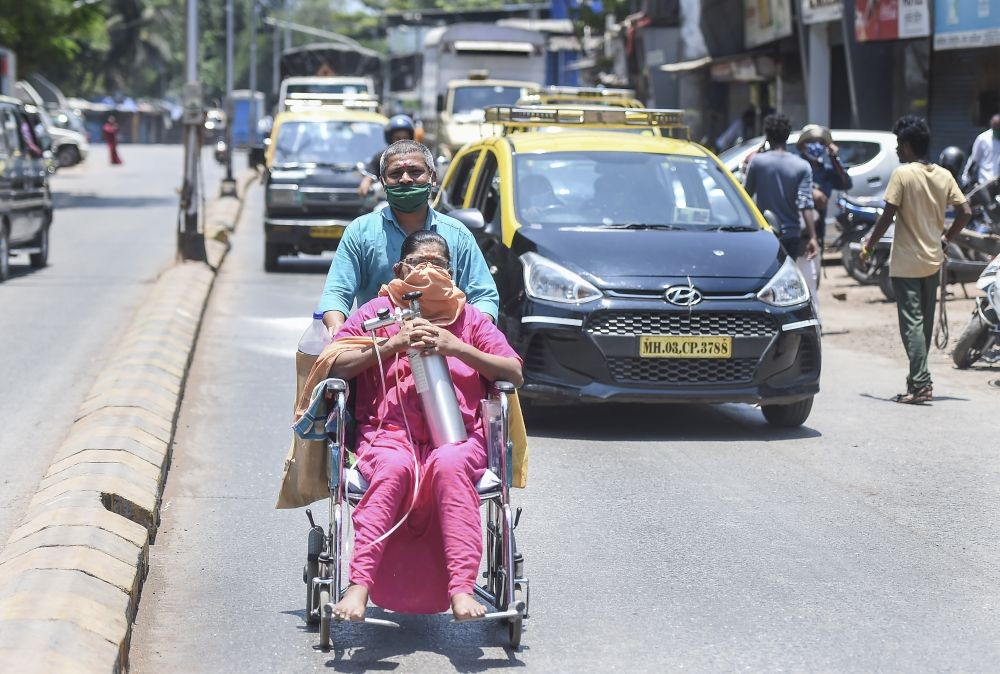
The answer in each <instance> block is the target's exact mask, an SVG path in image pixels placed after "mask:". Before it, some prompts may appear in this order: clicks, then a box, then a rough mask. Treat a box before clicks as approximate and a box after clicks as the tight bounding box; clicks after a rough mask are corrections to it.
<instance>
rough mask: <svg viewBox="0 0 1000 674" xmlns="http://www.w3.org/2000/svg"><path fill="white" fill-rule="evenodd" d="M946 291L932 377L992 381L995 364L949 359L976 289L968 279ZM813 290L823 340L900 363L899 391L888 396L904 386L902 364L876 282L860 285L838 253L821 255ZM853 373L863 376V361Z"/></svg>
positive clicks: (891, 314) (889, 308)
mask: <svg viewBox="0 0 1000 674" xmlns="http://www.w3.org/2000/svg"><path fill="white" fill-rule="evenodd" d="M831 258H832V259H831ZM948 290H949V295H948V298H947V302H946V307H947V315H948V327H949V332H950V339H949V341H948V345H947V347H946V348H945V350H944V351H942V350H941V349H938V348H937V347H935V346H932V347H931V354H930V368H931V373H932V374H933V375H934V377H935V380H938V379H941V378H942V376H945V377H946V378H947V379H948V380H949V382H951V381H955V379H954V378H959V379H960V380H961V383H962V384H963V385H968V386H972V387H977V388H979V387H987V386H989V385H990V382H991V381H995V380H997V379H1000V366H992V367H991V366H988V365H983V364H977V365H974V366H973V367H972V368H970V369H968V370H959V369H958V368H956V367H955V365H954V363H953V362H952V360H951V351H952V349H953V348H954V347H955V342H956V341H957V340H958V337H959V335H961V334H962V330H964V329H965V326H966V324H967V323H968V322H969V316H970V315H971V313H972V309H973V306H974V302H973V298H975V297H978V296H980V295H981V293H980V291H979V290H978V289H977V288H976V286H975V285H974V284H971V283H970V284H967V285H966V286H965V292H963V287H962V286H960V285H951V286H949V287H948ZM966 292H967V293H968V297H966ZM818 294H819V313H820V318H821V319H822V321H823V342H824V345H826V346H836V347H838V348H842V349H850V350H852V351H857V352H858V353H859V354H873V355H879V356H882V357H886V358H890V359H891V360H893V361H894V362H897V363H899V386H898V389H899V390H898V391H892V392H887V396H888V395H891V394H892V393H898V392H900V391H903V390H904V389H905V387H906V384H905V379H906V368H907V365H906V354H905V352H904V351H903V344H902V342H901V340H900V337H899V324H898V322H897V320H896V305H895V303H893V302H889V301H888V300H886V299H885V296H884V295H883V294H882V291H881V290H879V288H878V286H877V285H870V286H862V285H859V284H858V282H857V281H855V280H854V279H852V278H851V277H850V276H848V275H847V272H845V271H844V268H843V266H841V264H840V259H839V257H838V256H830V257H828V258H827V260H825V264H824V266H823V278H822V280H821V282H820V288H819V293H818ZM935 320H937V317H936V316H935ZM858 376H859V377H864V368H863V361H860V360H859V368H858ZM934 388H935V393H939V389H940V388H941V387H940V386H939V385H937V384H936V385H935V387H934ZM940 393H944V391H940Z"/></svg>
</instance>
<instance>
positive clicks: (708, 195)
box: [514, 152, 758, 230]
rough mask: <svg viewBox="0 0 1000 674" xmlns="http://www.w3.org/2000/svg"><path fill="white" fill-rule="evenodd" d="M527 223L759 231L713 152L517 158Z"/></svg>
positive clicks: (519, 200)
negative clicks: (691, 154) (704, 153)
mask: <svg viewBox="0 0 1000 674" xmlns="http://www.w3.org/2000/svg"><path fill="white" fill-rule="evenodd" d="M514 178H515V181H516V189H515V190H514V194H515V205H516V210H517V215H518V220H519V221H520V222H521V223H522V224H525V225H540V226H562V225H592V226H598V227H628V228H637V229H643V228H658V227H662V228H665V229H691V230H694V229H697V230H708V229H720V228H725V229H735V230H756V229H758V225H757V222H756V220H755V218H754V217H753V216H752V214H751V212H750V209H749V208H748V207H747V205H746V203H745V202H744V201H743V200H742V199H741V198H740V195H739V192H738V190H737V188H736V185H735V184H734V183H733V181H732V179H731V178H730V177H729V175H728V174H727V173H726V172H725V170H724V169H723V168H721V167H720V166H718V164H716V163H715V162H713V161H712V160H711V159H709V158H708V157H685V156H678V155H664V154H651V153H640V152H552V153H545V154H519V155H517V156H516V159H515V174H514Z"/></svg>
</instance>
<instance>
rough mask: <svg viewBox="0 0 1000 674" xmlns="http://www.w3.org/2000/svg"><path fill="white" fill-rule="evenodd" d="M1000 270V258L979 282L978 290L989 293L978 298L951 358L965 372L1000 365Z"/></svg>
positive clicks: (986, 270)
mask: <svg viewBox="0 0 1000 674" xmlns="http://www.w3.org/2000/svg"><path fill="white" fill-rule="evenodd" d="M998 271H1000V257H995V258H993V261H992V262H990V263H989V264H988V265H986V269H984V270H983V273H982V274H981V275H980V276H979V279H978V280H977V281H976V287H977V288H979V289H980V290H982V291H983V292H984V293H986V295H985V297H980V298H978V299H976V306H975V309H974V310H973V311H972V318H971V319H969V324H968V325H967V326H965V330H963V331H962V335H961V336H960V337H959V338H958V342H957V343H956V344H955V350H954V351H952V354H951V358H952V360H953V361H954V362H955V366H956V367H958V368H959V369H960V370H964V369H966V368H967V367H969V366H970V365H972V364H973V363H976V362H978V361H984V362H987V363H990V364H993V363H996V362H1000V320H998V318H997V316H998V313H1000V284H998V283H997V273H998Z"/></svg>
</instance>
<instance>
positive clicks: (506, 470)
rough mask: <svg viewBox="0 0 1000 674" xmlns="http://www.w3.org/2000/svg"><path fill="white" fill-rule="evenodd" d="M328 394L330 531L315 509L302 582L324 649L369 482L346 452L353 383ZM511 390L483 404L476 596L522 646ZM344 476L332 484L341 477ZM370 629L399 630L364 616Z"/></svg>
mask: <svg viewBox="0 0 1000 674" xmlns="http://www.w3.org/2000/svg"><path fill="white" fill-rule="evenodd" d="M323 383H324V385H325V395H326V396H327V399H328V400H332V404H331V405H330V408H329V409H330V411H329V416H328V417H327V448H328V451H329V456H330V466H331V469H330V476H329V477H330V480H329V485H330V500H329V521H328V525H327V528H326V529H325V530H324V529H323V527H322V526H320V525H317V524H316V522H315V521H314V520H313V515H312V512H311V510H308V509H307V510H306V516H307V517H308V518H309V525H310V530H309V535H308V551H307V555H306V564H305V567H304V568H303V571H302V579H303V580H304V581H305V583H306V611H305V615H306V622H307V623H309V624H311V625H315V624H318V625H319V645H320V648H321V649H323V650H328V649H329V648H330V642H331V627H332V624H331V623H334V622H340V621H339V620H337V619H334V618H333V605H334V604H335V603H337V601H339V600H340V598H341V597H343V595H344V593H345V592H346V591H347V583H346V582H345V578H344V577H343V571H344V568H343V567H344V562H345V560H344V558H343V557H344V551H345V550H346V549H347V548H348V543H349V542H350V541H349V540H348V536H351V535H352V534H351V532H350V531H349V529H350V527H348V526H345V518H347V517H349V516H350V511H351V508H353V507H354V506H356V505H357V504H358V502H359V501H360V500H361V498H362V497H363V496H364V494H365V491H366V490H367V488H368V484H367V483H366V481H365V480H364V478H363V477H362V476H361V474H360V473H359V472H358V471H356V470H355V469H353V468H350V467H349V466H348V465H347V453H348V452H349V451H351V450H352V449H353V447H352V446H351V440H350V439H349V437H348V433H347V423H346V422H347V420H348V409H349V407H348V405H349V401H348V385H347V382H345V381H344V380H342V379H332V378H331V379H327V380H326V381H325V382H323ZM513 392H514V385H513V384H511V383H509V382H496V383H494V385H493V390H492V391H491V393H490V396H489V398H488V399H486V400H483V401H481V403H480V407H479V412H480V418H481V420H482V423H483V424H484V429H485V431H486V433H485V435H486V439H487V469H486V472H485V473H484V474H483V477H482V478H481V479H480V480H479V483H478V484H477V485H476V490H477V491H478V492H479V502H480V505H481V506H485V508H486V523H485V526H484V527H483V531H484V534H485V537H486V540H485V545H484V555H485V558H486V565H485V566H486V568H485V570H484V571H483V573H482V582H481V583H477V584H476V586H475V594H476V596H477V597H479V598H480V599H481V600H483V601H484V602H486V604H487V605H488V609H492V611H489V612H487V614H486V616H485V617H484V618H480V619H478V620H474V621H471V622H480V621H483V620H490V621H497V622H500V623H505V624H506V626H507V633H508V639H509V643H510V647H511V648H513V649H516V648H518V646H519V645H520V643H521V629H522V625H523V621H524V620H526V619H527V618H528V603H529V599H530V597H529V584H528V579H527V578H526V577H525V576H524V557H523V556H522V555H521V553H520V552H519V551H518V549H517V544H516V542H515V540H514V529H516V528H517V525H518V523H519V521H520V518H521V508H517V509H516V511H515V510H514V509H513V508H512V505H511V501H510V484H511V481H512V475H513V460H512V448H513V444H512V443H511V442H510V441H509V439H508V425H509V421H508V396H509V395H511V394H512V393H513ZM338 476H339V478H340V479H335V478H336V477H338ZM364 623H365V624H369V625H378V626H382V627H399V624H398V623H396V622H393V621H391V620H383V619H379V618H369V617H366V618H365V620H364Z"/></svg>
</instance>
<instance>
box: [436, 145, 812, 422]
mask: <svg viewBox="0 0 1000 674" xmlns="http://www.w3.org/2000/svg"><path fill="white" fill-rule="evenodd" d="M560 131H561V132H560V133H539V132H537V131H535V132H524V133H508V134H504V135H501V136H498V137H493V138H486V139H484V140H483V141H481V142H479V143H474V144H472V145H469V146H467V147H466V148H464V149H463V151H462V152H460V153H459V154H458V155H456V157H455V160H454V161H453V163H452V166H451V167H450V170H449V172H448V174H447V176H446V177H445V180H444V182H443V185H442V189H441V196H440V198H439V204H438V206H439V208H441V209H442V210H444V211H446V212H449V214H450V215H452V216H453V217H457V218H458V219H460V220H461V221H463V222H464V223H465V224H466V226H467V227H469V229H470V230H471V231H473V233H474V234H475V235H476V237H477V239H478V240H479V243H480V246H481V248H482V250H483V253H484V255H485V256H486V259H487V262H488V264H489V266H490V268H491V270H492V271H493V274H494V278H495V280H496V283H497V287H498V289H499V291H500V297H501V310H500V317H499V321H498V323H499V325H500V327H501V328H502V330H503V331H504V333H505V334H506V335H507V337H508V339H509V340H510V341H511V343H512V344H513V345H514V346H515V348H516V349H517V350H518V352H519V353H520V354H521V355H522V357H523V358H524V365H525V368H524V369H525V372H524V375H525V385H524V387H523V389H522V395H523V397H525V398H526V399H529V400H530V399H534V400H536V401H539V400H547V401H550V402H551V401H556V402H570V403H571V402H579V401H588V402H596V401H636V402H670V401H676V402H706V403H729V402H743V403H751V404H760V405H761V408H762V410H763V413H764V416H765V417H766V418H767V420H768V421H769V422H771V423H773V424H776V425H782V426H797V425H800V424H802V423H804V422H805V420H806V418H807V417H808V415H809V412H810V410H811V408H812V402H813V396H814V395H815V394H816V393H817V392H818V390H819V376H820V364H821V351H820V331H819V326H818V321H817V317H816V313H815V310H814V306H813V304H812V302H811V298H810V295H809V291H808V288H807V286H806V284H805V281H804V280H803V278H802V276H801V274H800V273H799V271H798V269H797V267H796V266H795V263H794V261H793V260H792V259H791V258H789V257H788V256H787V255H786V253H785V251H784V250H783V248H782V247H781V245H780V244H779V242H778V239H777V238H776V237H775V235H774V234H773V232H772V231H771V230H770V228H769V227H768V225H767V221H766V220H765V218H764V217H763V215H762V214H761V213H759V212H758V211H757V209H756V208H755V207H754V205H753V204H752V202H751V201H750V199H749V198H748V197H747V195H746V193H745V192H744V191H743V189H742V188H741V187H740V186H739V185H738V184H737V183H736V182H735V180H734V179H733V178H732V176H731V174H730V173H729V172H728V171H726V170H725V168H723V167H722V165H721V164H720V163H719V162H718V161H717V160H716V158H715V157H714V156H712V155H711V154H710V153H709V152H708V151H707V150H705V149H704V148H701V147H700V146H698V145H696V144H694V143H691V142H689V141H683V140H674V139H669V138H661V137H654V136H644V135H637V134H624V133H608V132H598V131H570V130H566V129H560Z"/></svg>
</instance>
